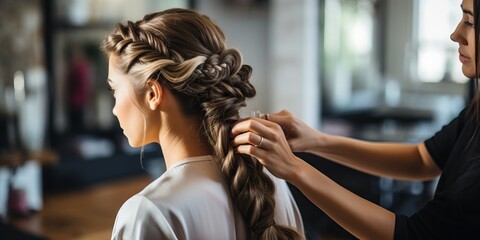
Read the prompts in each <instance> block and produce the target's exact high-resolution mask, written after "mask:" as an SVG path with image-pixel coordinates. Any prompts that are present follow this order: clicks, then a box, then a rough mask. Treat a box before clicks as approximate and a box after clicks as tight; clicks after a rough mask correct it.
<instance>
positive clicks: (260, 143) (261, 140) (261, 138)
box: [255, 136, 263, 148]
mask: <svg viewBox="0 0 480 240" xmlns="http://www.w3.org/2000/svg"><path fill="white" fill-rule="evenodd" d="M262 143H263V137H262V136H260V142H259V143H258V144H257V145H256V146H255V147H258V148H260V147H261V146H262Z"/></svg>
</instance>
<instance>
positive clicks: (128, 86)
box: [108, 54, 144, 147]
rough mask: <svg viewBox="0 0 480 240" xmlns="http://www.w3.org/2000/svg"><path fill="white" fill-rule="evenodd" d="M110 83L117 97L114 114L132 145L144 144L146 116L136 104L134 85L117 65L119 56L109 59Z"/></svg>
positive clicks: (112, 56)
mask: <svg viewBox="0 0 480 240" xmlns="http://www.w3.org/2000/svg"><path fill="white" fill-rule="evenodd" d="M108 62H109V63H108V84H109V85H110V87H111V89H112V93H113V96H114V98H115V106H114V107H113V115H115V116H116V117H117V119H118V122H119V123H120V127H121V128H122V129H123V134H124V135H125V136H126V137H127V139H128V143H129V144H130V146H132V147H141V146H142V144H143V129H144V118H143V113H142V111H140V109H139V108H138V106H137V105H136V104H135V102H134V101H135V100H134V98H133V96H132V95H133V94H132V93H133V85H132V83H131V82H130V80H129V79H128V76H127V75H125V74H123V73H122V71H121V70H120V69H118V67H117V66H118V65H117V57H116V56H114V55H113V54H112V55H110V58H109V61H108Z"/></svg>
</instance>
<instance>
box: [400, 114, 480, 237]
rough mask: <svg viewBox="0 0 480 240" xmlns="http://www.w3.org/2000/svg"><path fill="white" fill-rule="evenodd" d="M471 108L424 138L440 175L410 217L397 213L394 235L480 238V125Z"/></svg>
mask: <svg viewBox="0 0 480 240" xmlns="http://www.w3.org/2000/svg"><path fill="white" fill-rule="evenodd" d="M474 131H475V124H473V116H472V114H471V111H469V110H468V109H464V110H463V111H462V112H461V113H460V115H459V116H458V117H457V118H455V119H454V120H452V122H450V123H449V124H448V125H446V126H444V127H443V128H442V129H441V130H440V131H439V132H437V133H436V134H435V135H434V136H433V137H432V138H430V139H428V140H427V141H425V145H426V147H427V150H428V152H429V153H430V155H431V156H432V158H433V160H434V161H435V163H436V164H437V166H438V167H439V168H440V169H441V170H442V175H441V176H440V180H439V182H438V185H437V189H436V191H435V195H434V197H433V199H432V200H431V201H429V202H428V203H427V204H426V205H425V207H423V208H422V209H421V210H420V211H418V212H417V213H415V214H413V215H412V216H410V217H407V216H403V215H396V221H395V235H394V236H395V237H394V238H395V239H480V141H479V140H480V138H479V136H480V129H479V130H478V132H477V134H476V136H475V137H474V138H472V136H473V133H474Z"/></svg>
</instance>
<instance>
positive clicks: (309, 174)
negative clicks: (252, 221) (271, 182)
mask: <svg viewBox="0 0 480 240" xmlns="http://www.w3.org/2000/svg"><path fill="white" fill-rule="evenodd" d="M287 181H289V182H290V183H292V184H293V185H295V186H296V187H297V188H298V189H299V190H300V191H302V193H303V194H304V195H305V196H306V197H307V198H308V199H309V200H310V201H312V202H313V203H314V204H315V205H316V206H317V207H318V208H320V209H321V210H322V211H323V212H325V213H326V214H327V215H328V216H329V217H331V218H332V219H333V220H334V221H335V222H337V223H338V224H339V225H340V226H342V227H343V228H344V229H346V230H347V231H348V232H350V233H351V234H353V235H355V236H356V237H357V238H359V239H393V232H394V228H395V214H393V213H392V212H390V211H388V210H386V209H384V208H382V207H380V206H378V205H376V204H373V203H371V202H369V201H367V200H365V199H363V198H361V197H359V196H357V195H355V194H353V193H352V192H350V191H348V190H347V189H345V188H343V187H342V186H340V185H338V184H337V183H335V182H334V181H332V180H331V179H329V178H328V177H326V176H325V175H324V174H322V173H321V172H319V171H317V170H316V169H314V168H313V167H312V166H310V165H309V164H307V163H305V162H303V163H301V164H300V166H297V169H296V171H295V172H294V173H293V174H292V175H291V176H290V177H289V179H287Z"/></svg>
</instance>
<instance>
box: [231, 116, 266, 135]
mask: <svg viewBox="0 0 480 240" xmlns="http://www.w3.org/2000/svg"><path fill="white" fill-rule="evenodd" d="M272 124H274V123H271V122H268V121H267V120H265V119H260V118H250V119H247V120H245V121H242V122H239V123H237V124H235V125H234V126H233V127H232V136H233V137H235V136H237V135H239V134H241V133H244V132H254V133H256V134H258V135H260V136H262V137H265V138H271V137H272V134H271V132H270V130H269V125H272Z"/></svg>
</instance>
